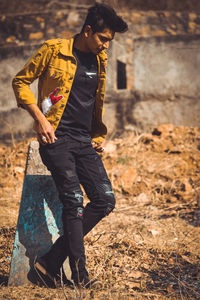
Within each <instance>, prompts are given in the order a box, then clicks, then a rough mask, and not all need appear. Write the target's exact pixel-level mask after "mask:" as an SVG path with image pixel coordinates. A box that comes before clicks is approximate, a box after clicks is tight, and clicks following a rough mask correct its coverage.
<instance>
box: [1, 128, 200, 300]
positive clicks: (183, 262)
mask: <svg viewBox="0 0 200 300" xmlns="http://www.w3.org/2000/svg"><path fill="white" fill-rule="evenodd" d="M158 129H159V130H158V132H160V135H158V134H159V133H158V132H157V133H156V134H157V135H155V134H154V135H152V134H142V135H138V136H135V135H133V134H127V133H126V135H124V137H121V138H120V139H115V140H114V141H109V142H108V144H107V147H106V152H105V155H104V162H105V165H106V168H107V170H108V173H109V176H110V178H111V181H112V184H113V187H114V190H115V193H116V198H117V206H116V209H115V211H114V212H113V213H112V214H111V215H110V216H109V217H106V218H105V219H103V220H102V221H101V223H100V224H99V225H98V226H97V227H96V228H95V229H94V230H93V231H92V232H91V233H90V234H89V235H88V236H87V237H86V239H85V245H86V253H87V265H88V270H89V273H90V276H91V278H94V277H98V278H99V279H101V281H102V283H103V287H102V289H101V290H89V291H85V290H84V291H81V292H80V291H74V290H72V289H69V288H67V287H65V288H64V292H63V290H62V288H60V289H47V288H45V287H37V286H26V287H7V286H6V283H7V280H8V274H9V265H10V258H11V249H12V243H13V238H14V231H15V230H14V225H15V222H16V217H15V218H14V219H13V220H14V221H13V220H12V219H10V220H4V215H2V213H1V214H0V216H1V218H3V220H4V222H2V225H4V227H2V228H1V235H0V262H1V267H0V280H1V284H2V287H1V290H0V298H1V299H39V298H40V299H98V300H99V299H102V300H104V299H108V300H110V299H116V300H117V299H120V300H121V299H122V300H123V299H155V300H156V299H199V298H200V281H199V280H200V267H199V258H200V252H199V246H200V230H199V226H200V208H199V199H200V197H199V181H200V177H199V166H200V156H199V143H200V139H199V131H198V130H197V129H196V128H183V127H174V128H173V127H170V126H169V127H167V126H162V127H160V128H158ZM26 149H27V147H26V145H21V146H19V145H18V146H17V148H16V149H15V151H11V150H10V152H9V151H8V149H7V150H5V149H4V150H2V149H1V151H2V152H1V153H4V154H5V151H6V153H8V154H9V155H8V156H7V157H5V156H3V157H4V163H3V164H1V168H3V169H4V172H5V170H7V173H6V175H5V174H4V177H3V178H2V176H1V179H5V181H4V180H3V183H1V184H2V187H3V189H2V195H3V199H4V201H3V202H2V201H1V203H0V206H1V210H2V211H3V210H4V209H5V206H7V208H9V205H11V201H12V203H17V205H16V209H15V210H16V215H17V206H18V204H19V200H20V191H21V188H22V180H23V179H22V178H21V177H18V175H17V176H16V175H14V174H15V173H14V171H13V170H14V169H15V168H16V166H18V167H20V166H22V167H24V163H25V157H24V156H25V153H26ZM20 151H22V152H23V162H22V161H20V163H19V161H18V159H16V156H15V155H19V154H20V153H22V152H20ZM18 152H19V153H18ZM11 153H12V154H11ZM4 154H3V155H4ZM18 158H20V155H19V156H18ZM16 177H18V178H17V179H16ZM6 178H7V179H6ZM16 182H17V185H18V192H17V195H16V194H15V192H14V190H15V188H16ZM12 184H13V185H12ZM7 185H8V186H7ZM19 185H20V186H19ZM6 189H7V190H8V189H9V191H13V194H12V195H15V197H14V198H13V196H12V195H11V194H10V195H7V194H6V192H5V191H6ZM6 195H7V196H6ZM16 196H17V197H16ZM8 199H9V200H8ZM12 205H13V204H12ZM12 205H11V207H12V209H14V208H13V206H12Z"/></svg>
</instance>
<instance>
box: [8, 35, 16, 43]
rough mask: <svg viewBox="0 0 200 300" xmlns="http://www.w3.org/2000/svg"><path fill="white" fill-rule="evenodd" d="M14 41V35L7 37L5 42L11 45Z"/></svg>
mask: <svg viewBox="0 0 200 300" xmlns="http://www.w3.org/2000/svg"><path fill="white" fill-rule="evenodd" d="M15 41H16V37H15V36H14V35H11V36H9V37H7V39H6V42H7V43H13V42H15Z"/></svg>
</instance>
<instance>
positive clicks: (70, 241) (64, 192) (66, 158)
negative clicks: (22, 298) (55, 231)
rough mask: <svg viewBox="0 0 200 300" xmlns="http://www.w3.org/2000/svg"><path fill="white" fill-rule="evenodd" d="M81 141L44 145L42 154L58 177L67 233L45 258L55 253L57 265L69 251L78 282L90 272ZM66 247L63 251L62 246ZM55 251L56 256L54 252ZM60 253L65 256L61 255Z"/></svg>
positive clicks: (45, 162) (53, 174)
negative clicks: (79, 173)
mask: <svg viewBox="0 0 200 300" xmlns="http://www.w3.org/2000/svg"><path fill="white" fill-rule="evenodd" d="M79 146H80V143H79V142H77V141H74V140H73V139H68V138H66V139H64V142H60V143H56V144H55V145H53V144H51V145H49V146H48V147H47V146H45V147H42V148H41V150H40V154H41V157H42V160H43V162H44V164H45V165H46V166H47V167H48V169H49V170H50V171H51V174H52V177H53V179H54V181H55V184H56V187H57V190H58V192H59V198H60V200H61V202H62V204H63V214H62V219H63V230H64V237H62V238H60V239H58V240H57V241H56V243H55V245H53V246H52V249H51V250H50V251H49V253H47V254H46V255H45V256H44V258H49V259H50V257H52V259H53V260H54V261H56V260H57V258H58V261H56V262H57V266H58V267H60V264H61V263H63V258H64V256H65V258H66V256H67V255H69V258H70V266H71V269H72V278H73V279H74V281H75V282H77V283H78V281H84V278H85V277H87V276H88V273H87V271H86V269H85V251H84V243H83V224H82V221H83V194H82V191H81V188H80V184H79V179H78V177H77V174H76V161H75V157H76V152H77V151H79ZM62 244H64V247H62V250H63V249H64V252H65V251H66V252H65V253H64V254H65V255H63V256H62V255H61V254H63V252H62V251H60V247H61V246H62ZM53 253H55V254H56V256H54V257H53V256H52V254H53ZM61 256H62V257H63V258H61Z"/></svg>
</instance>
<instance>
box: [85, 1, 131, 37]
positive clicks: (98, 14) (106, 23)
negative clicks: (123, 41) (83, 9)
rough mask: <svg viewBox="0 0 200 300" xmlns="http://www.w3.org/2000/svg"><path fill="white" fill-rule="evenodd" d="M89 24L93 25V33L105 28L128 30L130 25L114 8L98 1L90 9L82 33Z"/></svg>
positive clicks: (115, 30) (117, 30) (116, 30)
mask: <svg viewBox="0 0 200 300" xmlns="http://www.w3.org/2000/svg"><path fill="white" fill-rule="evenodd" d="M87 25H90V26H91V28H92V31H93V33H96V32H103V31H104V29H105V28H109V29H111V30H112V31H114V32H120V33H123V32H125V31H127V30H128V25H127V24H126V22H124V21H123V20H122V18H121V17H119V16H118V15H117V14H116V12H115V11H114V9H113V8H112V7H111V6H109V5H106V4H102V3H96V4H95V5H94V6H92V7H90V8H89V9H88V14H87V16H86V19H85V23H84V25H83V28H82V30H81V33H83V32H84V29H85V27H86V26H87Z"/></svg>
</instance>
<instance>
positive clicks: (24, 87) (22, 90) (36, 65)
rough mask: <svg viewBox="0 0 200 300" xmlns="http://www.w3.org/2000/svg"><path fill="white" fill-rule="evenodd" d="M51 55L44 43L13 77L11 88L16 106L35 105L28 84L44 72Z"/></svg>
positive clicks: (49, 49) (35, 102)
mask: <svg viewBox="0 0 200 300" xmlns="http://www.w3.org/2000/svg"><path fill="white" fill-rule="evenodd" d="M51 55H52V50H51V48H50V47H49V46H48V45H47V44H46V43H44V44H43V45H42V47H41V48H40V49H39V50H38V51H37V52H36V53H35V54H34V55H33V56H32V57H31V58H30V59H29V61H28V62H27V63H26V64H25V66H24V67H23V69H22V70H21V71H20V72H19V73H18V74H17V75H16V76H15V77H14V79H13V81H12V86H13V90H14V93H15V97H16V100H17V104H18V106H21V107H23V104H37V101H36V98H35V96H34V94H33V92H32V91H31V89H30V84H31V83H32V82H33V81H34V80H35V79H37V78H38V77H39V76H41V74H42V73H43V72H44V70H45V68H46V66H47V65H48V62H49V60H50V57H51Z"/></svg>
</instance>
